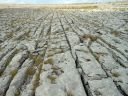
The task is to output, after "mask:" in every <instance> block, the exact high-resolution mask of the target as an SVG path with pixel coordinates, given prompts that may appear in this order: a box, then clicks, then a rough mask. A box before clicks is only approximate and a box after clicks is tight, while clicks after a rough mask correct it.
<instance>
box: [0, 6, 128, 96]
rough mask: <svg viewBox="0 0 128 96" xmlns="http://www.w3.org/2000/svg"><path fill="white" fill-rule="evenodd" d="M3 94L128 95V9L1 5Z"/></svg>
mask: <svg viewBox="0 0 128 96" xmlns="http://www.w3.org/2000/svg"><path fill="white" fill-rule="evenodd" d="M0 96H128V12H125V11H124V12H123V11H122V12H121V11H117V12H116V11H115V12H114V11H99V12H87V11H80V10H76V11H71V10H68V11H64V10H42V9H26V8H19V9H0Z"/></svg>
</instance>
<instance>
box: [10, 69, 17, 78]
mask: <svg viewBox="0 0 128 96" xmlns="http://www.w3.org/2000/svg"><path fill="white" fill-rule="evenodd" d="M17 72H18V70H17V69H14V70H12V71H11V72H10V75H11V76H12V77H15V75H16V74H17Z"/></svg>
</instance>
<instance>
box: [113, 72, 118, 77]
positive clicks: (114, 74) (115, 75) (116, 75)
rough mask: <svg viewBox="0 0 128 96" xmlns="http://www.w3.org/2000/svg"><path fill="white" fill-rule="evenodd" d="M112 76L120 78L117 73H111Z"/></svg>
mask: <svg viewBox="0 0 128 96" xmlns="http://www.w3.org/2000/svg"><path fill="white" fill-rule="evenodd" d="M112 76H114V77H119V76H120V74H119V73H117V72H113V73H112Z"/></svg>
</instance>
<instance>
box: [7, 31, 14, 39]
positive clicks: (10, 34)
mask: <svg viewBox="0 0 128 96" xmlns="http://www.w3.org/2000/svg"><path fill="white" fill-rule="evenodd" d="M13 36H14V33H13V32H8V33H6V37H7V38H13Z"/></svg>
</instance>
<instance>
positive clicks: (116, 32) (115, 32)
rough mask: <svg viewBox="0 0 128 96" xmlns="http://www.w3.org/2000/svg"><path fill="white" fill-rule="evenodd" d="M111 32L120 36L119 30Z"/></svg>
mask: <svg viewBox="0 0 128 96" xmlns="http://www.w3.org/2000/svg"><path fill="white" fill-rule="evenodd" d="M111 34H112V35H114V36H116V37H117V36H120V32H118V31H112V32H111Z"/></svg>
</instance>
